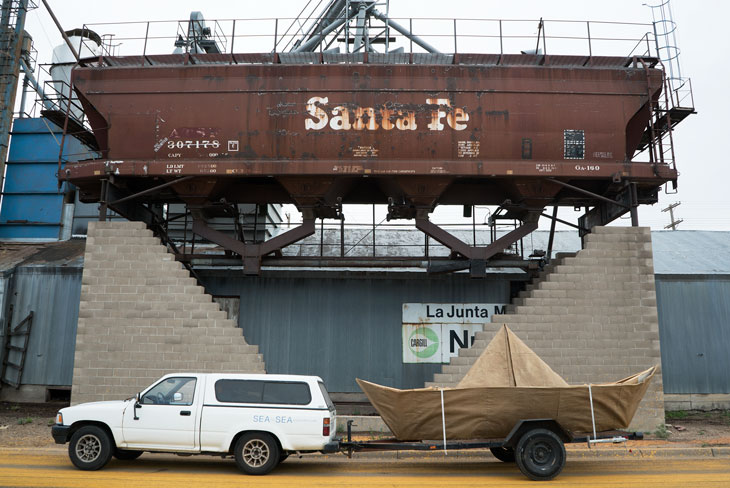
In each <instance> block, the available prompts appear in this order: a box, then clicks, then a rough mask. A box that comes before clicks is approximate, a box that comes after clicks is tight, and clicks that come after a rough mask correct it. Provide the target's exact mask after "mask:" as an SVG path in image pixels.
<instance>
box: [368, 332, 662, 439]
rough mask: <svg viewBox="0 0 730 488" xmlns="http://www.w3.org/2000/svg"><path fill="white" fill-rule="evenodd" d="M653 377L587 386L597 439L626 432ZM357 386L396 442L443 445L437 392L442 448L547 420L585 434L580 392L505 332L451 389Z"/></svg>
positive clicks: (584, 401) (585, 409) (586, 407)
mask: <svg viewBox="0 0 730 488" xmlns="http://www.w3.org/2000/svg"><path fill="white" fill-rule="evenodd" d="M655 369H656V368H655V367H652V368H650V369H648V370H646V371H643V372H641V373H637V374H635V375H633V376H630V377H628V378H625V379H623V380H620V381H616V382H614V383H601V384H592V385H591V388H590V390H591V393H592V397H593V409H594V413H595V420H596V430H597V431H604V430H613V429H623V428H627V427H628V425H629V423H630V422H631V419H632V418H633V416H634V413H636V409H637V408H638V406H639V402H640V401H641V399H642V398H643V396H644V393H645V392H646V389H647V388H648V386H649V382H650V380H651V378H652V376H653V375H654V371H655ZM479 378H482V384H481V385H480V384H479V383H480V381H479ZM357 382H358V384H359V385H360V388H361V389H362V390H363V391H364V392H365V394H366V395H367V397H368V399H369V400H370V402H371V403H372V404H373V406H374V407H375V408H376V409H377V410H378V413H380V415H381V417H382V418H383V421H384V422H385V423H386V425H387V426H388V427H389V428H390V430H391V431H392V432H393V434H394V435H395V436H396V437H397V438H398V439H400V440H403V441H418V440H428V439H442V438H443V435H444V433H443V427H442V425H443V424H442V403H441V398H442V395H441V390H443V413H444V417H445V423H446V438H447V440H467V439H486V438H499V437H504V436H506V435H507V434H508V433H509V431H510V430H511V429H512V427H514V425H515V424H516V423H517V421H519V420H523V419H535V418H551V419H555V420H557V421H558V422H559V423H560V425H562V426H563V428H565V429H567V430H569V431H572V432H590V431H592V430H593V425H592V422H591V400H590V398H589V388H588V385H580V386H578V385H568V384H567V383H565V381H564V380H563V379H562V378H561V377H560V376H559V375H557V373H555V372H554V371H553V370H552V369H550V367H549V366H548V365H547V364H545V362H543V361H542V360H541V359H540V358H539V357H538V356H537V355H535V353H534V352H532V351H531V350H530V349H529V347H527V345H525V344H524V343H523V342H522V341H520V340H519V339H518V338H517V337H516V336H515V335H514V334H513V333H512V332H511V331H510V330H509V329H508V328H507V327H506V326H503V328H502V329H501V330H500V331H499V332H498V334H497V335H496V336H495V338H494V339H493V340H492V342H491V343H490V344H489V345H488V346H487V349H486V350H485V351H484V354H483V355H482V356H480V358H479V359H478V360H477V362H476V363H475V364H474V366H473V367H472V368H471V369H470V370H469V372H468V373H467V375H466V376H465V377H464V379H463V380H462V381H461V383H459V385H460V386H458V387H456V388H443V389H440V388H421V389H413V390H399V389H396V388H389V387H386V386H381V385H377V384H375V383H370V382H367V381H363V380H360V379H357ZM539 382H543V384H542V385H540V384H536V383H539ZM464 385H467V387H464Z"/></svg>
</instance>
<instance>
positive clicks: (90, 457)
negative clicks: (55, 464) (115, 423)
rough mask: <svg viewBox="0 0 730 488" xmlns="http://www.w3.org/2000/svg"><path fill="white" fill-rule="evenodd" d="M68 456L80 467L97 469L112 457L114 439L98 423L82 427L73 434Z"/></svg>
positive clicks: (91, 469) (90, 469) (86, 469)
mask: <svg viewBox="0 0 730 488" xmlns="http://www.w3.org/2000/svg"><path fill="white" fill-rule="evenodd" d="M68 457H70V458H71V462H72V463H73V464H74V466H76V467H77V468H79V469H83V470H84V471H96V470H97V469H101V468H103V467H104V466H105V465H106V463H108V462H109V459H111V457H112V440H111V438H110V437H109V434H107V433H106V432H105V431H104V429H102V428H101V427H97V426H96V425H87V426H84V427H81V428H80V429H79V430H77V431H76V432H74V434H73V435H72V436H71V442H69V444H68Z"/></svg>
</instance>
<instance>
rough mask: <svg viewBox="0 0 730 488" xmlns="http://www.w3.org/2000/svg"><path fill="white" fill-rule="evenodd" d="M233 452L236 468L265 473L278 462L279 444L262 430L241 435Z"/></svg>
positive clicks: (249, 472) (248, 472)
mask: <svg viewBox="0 0 730 488" xmlns="http://www.w3.org/2000/svg"><path fill="white" fill-rule="evenodd" d="M234 454H235V456H236V464H237V465H238V469H240V470H241V471H243V472H244V473H246V474H266V473H268V472H270V471H271V470H272V469H274V468H275V467H276V465H277V464H279V446H278V445H277V444H276V440H274V438H273V437H271V435H269V434H266V433H264V432H252V433H250V434H245V435H243V436H241V438H240V439H238V442H236V447H235V448H234Z"/></svg>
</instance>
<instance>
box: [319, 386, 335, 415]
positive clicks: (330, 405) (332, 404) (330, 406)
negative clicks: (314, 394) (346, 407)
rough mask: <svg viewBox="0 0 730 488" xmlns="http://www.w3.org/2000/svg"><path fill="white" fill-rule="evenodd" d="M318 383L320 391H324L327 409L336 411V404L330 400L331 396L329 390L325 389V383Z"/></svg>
mask: <svg viewBox="0 0 730 488" xmlns="http://www.w3.org/2000/svg"><path fill="white" fill-rule="evenodd" d="M318 383H319V389H320V390H321V391H322V396H323V397H324V401H325V403H327V408H328V409H330V410H334V409H335V404H334V403H332V400H330V395H329V393H327V388H325V387H324V383H322V382H321V381H319V382H318Z"/></svg>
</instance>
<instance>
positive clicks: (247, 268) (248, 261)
mask: <svg viewBox="0 0 730 488" xmlns="http://www.w3.org/2000/svg"><path fill="white" fill-rule="evenodd" d="M314 221H315V219H314V217H309V218H306V217H305V218H304V219H303V221H302V225H300V226H299V227H295V228H293V229H291V230H289V231H286V232H284V233H283V234H279V235H278V236H276V237H274V238H272V239H269V240H268V241H264V242H260V243H258V244H245V243H243V242H241V241H239V240H238V239H234V238H233V237H230V236H228V235H227V234H224V233H223V232H220V231H217V230H215V229H212V228H211V227H209V226H208V224H206V223H205V220H203V219H201V218H196V217H195V216H194V217H193V232H194V233H195V234H198V235H199V236H201V237H203V238H205V239H208V240H209V241H211V242H214V243H216V244H218V245H219V246H221V247H223V248H224V249H227V250H229V251H233V252H235V253H236V254H239V255H240V256H241V257H242V258H243V273H244V274H247V275H258V274H259V273H260V272H261V258H263V257H264V256H266V255H267V254H270V253H272V252H274V251H278V250H280V249H282V248H284V247H286V246H288V245H290V244H293V243H295V242H297V241H300V240H302V239H304V238H305V237H309V236H311V235H312V234H314V231H315V226H314Z"/></svg>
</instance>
